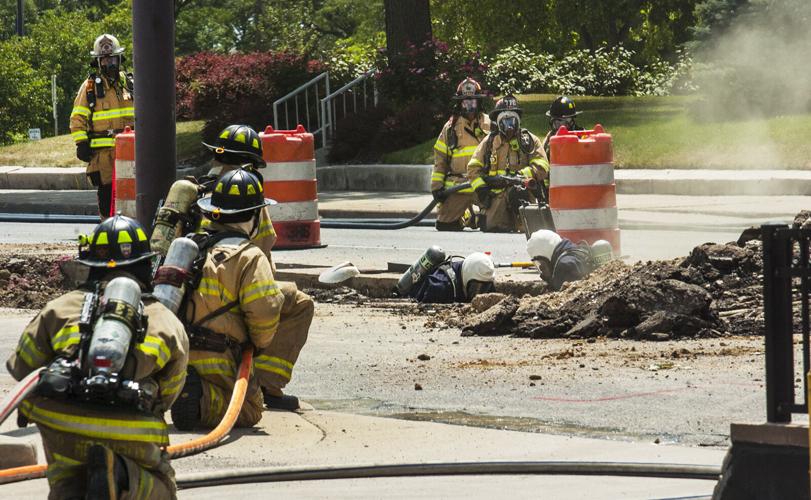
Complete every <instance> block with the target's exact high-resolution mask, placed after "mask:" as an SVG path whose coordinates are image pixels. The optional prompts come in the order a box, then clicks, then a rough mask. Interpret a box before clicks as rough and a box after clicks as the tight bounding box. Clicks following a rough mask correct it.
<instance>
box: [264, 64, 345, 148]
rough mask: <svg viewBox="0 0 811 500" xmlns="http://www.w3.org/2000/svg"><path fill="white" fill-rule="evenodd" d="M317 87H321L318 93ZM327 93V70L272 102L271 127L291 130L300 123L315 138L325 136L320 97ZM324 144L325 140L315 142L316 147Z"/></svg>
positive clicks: (328, 93)
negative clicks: (280, 110)
mask: <svg viewBox="0 0 811 500" xmlns="http://www.w3.org/2000/svg"><path fill="white" fill-rule="evenodd" d="M319 87H323V88H322V89H321V93H319ZM311 94H312V95H313V98H312V99H310V95H311ZM328 95H331V94H330V88H329V72H324V73H321V74H320V75H318V76H316V77H315V78H313V79H312V80H310V81H309V82H307V83H305V84H303V85H300V86H298V87H296V88H295V89H294V90H293V91H291V92H289V93H288V94H287V95H285V96H284V97H281V98H279V99H276V100H275V101H274V102H273V128H274V129H276V130H280V129H281V128H284V129H285V130H293V129H295V128H296V125H298V124H302V125H304V128H305V129H307V131H308V132H310V133H311V134H313V136H314V137H315V138H316V139H317V138H318V137H321V138H322V139H323V138H326V136H325V135H324V134H323V131H324V124H325V122H324V112H323V109H324V106H323V105H322V104H321V102H322V100H323V99H322V97H323V96H328ZM291 104H292V106H291ZM282 105H284V106H283V109H282V111H283V112H282V113H280V112H279V107H280V106H282ZM291 108H292V110H291ZM292 118H295V120H292ZM302 118H303V119H304V120H303V121H302ZM280 127H281V128H280ZM325 144H326V142H323V141H322V142H321V144H320V145H319V144H316V148H319V147H323V146H324V145H325Z"/></svg>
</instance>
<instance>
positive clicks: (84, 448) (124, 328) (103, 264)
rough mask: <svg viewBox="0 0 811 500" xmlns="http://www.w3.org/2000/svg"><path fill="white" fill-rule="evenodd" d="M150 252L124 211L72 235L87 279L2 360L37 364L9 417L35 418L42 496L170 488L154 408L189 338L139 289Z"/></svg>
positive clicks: (160, 407) (165, 399) (163, 428)
mask: <svg viewBox="0 0 811 500" xmlns="http://www.w3.org/2000/svg"><path fill="white" fill-rule="evenodd" d="M153 256H154V253H152V252H151V251H150V250H149V242H148V241H147V237H146V234H145V232H144V230H143V228H142V227H141V226H140V225H139V224H138V222H136V221H135V220H133V219H130V218H128V217H123V216H115V217H111V218H109V219H107V220H105V221H104V222H102V223H101V224H99V225H98V226H97V227H96V228H95V229H94V231H93V233H92V235H91V236H90V237H80V246H79V258H78V259H77V260H78V262H80V263H82V264H85V265H87V266H89V267H90V272H89V278H88V280H87V282H86V283H85V284H84V285H82V287H81V288H80V289H78V290H75V291H72V292H68V293H66V294H65V295H62V296H61V297H59V298H57V299H54V300H52V301H51V302H49V303H48V304H47V305H46V306H45V307H44V308H43V309H42V311H40V312H39V314H37V316H36V317H35V318H34V319H33V320H32V321H31V323H29V324H28V326H26V327H25V330H24V331H23V334H22V337H21V338H20V341H19V343H18V345H17V348H16V349H15V351H14V353H13V354H12V355H11V357H10V358H9V360H8V361H7V362H6V367H7V368H8V371H9V372H10V373H11V375H12V376H13V377H14V378H15V379H18V380H19V379H22V378H23V377H25V376H26V375H27V374H29V373H30V372H32V371H33V370H35V369H37V368H39V367H43V366H46V367H47V369H46V370H45V371H44V372H43V373H42V375H41V377H40V381H39V383H38V386H37V388H36V390H35V392H34V393H33V395H32V396H29V397H28V398H27V399H26V400H25V401H23V403H22V404H21V406H20V408H19V412H20V416H19V419H20V422H21V423H22V424H23V425H24V424H25V423H27V422H28V421H30V422H34V423H36V424H37V427H38V428H39V431H40V434H41V436H42V441H43V445H44V448H45V457H46V459H47V461H48V470H47V473H46V476H47V478H48V483H49V485H50V489H51V491H50V495H49V498H52V499H61V498H66V499H67V498H94V499H95V498H105V499H107V498H119V496H120V497H121V498H139V499H140V498H154V499H165V498H175V490H176V488H175V481H174V471H173V470H172V467H171V465H170V463H169V458H168V455H167V454H166V452H165V451H164V448H165V447H166V446H167V445H168V444H169V435H168V429H167V425H166V422H165V421H164V418H163V414H164V412H165V411H166V410H167V409H168V408H169V407H170V406H171V405H172V403H173V402H174V401H175V398H176V397H177V396H178V394H179V393H180V388H181V387H182V386H183V383H184V380H185V377H186V364H187V361H188V348H189V346H188V340H187V338H186V334H185V332H184V331H183V325H182V324H181V323H180V321H179V320H178V319H177V318H176V317H175V315H174V314H173V313H172V312H171V311H169V310H168V309H166V307H164V306H163V305H162V304H161V303H159V302H158V301H156V300H155V299H154V298H152V297H151V296H150V295H148V294H146V293H145V292H147V291H149V283H150V282H151V275H152V262H151V260H152V257H153Z"/></svg>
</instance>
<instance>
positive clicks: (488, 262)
mask: <svg viewBox="0 0 811 500" xmlns="http://www.w3.org/2000/svg"><path fill="white" fill-rule="evenodd" d="M461 272H462V287H463V288H464V290H465V297H467V299H468V300H470V299H472V298H473V297H474V296H475V295H478V294H480V293H486V292H492V291H493V282H494V281H495V279H496V266H495V264H493V259H491V258H490V256H489V255H487V254H483V253H481V252H474V253H472V254H470V255H468V256H467V257H465V260H464V262H462V269H461Z"/></svg>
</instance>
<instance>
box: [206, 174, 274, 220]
mask: <svg viewBox="0 0 811 500" xmlns="http://www.w3.org/2000/svg"><path fill="white" fill-rule="evenodd" d="M274 204H276V201H274V200H271V199H269V198H265V196H264V189H263V188H262V183H261V182H260V181H259V178H258V177H257V176H256V175H255V174H253V173H252V172H249V171H248V170H245V169H242V168H238V169H236V170H231V171H229V172H226V173H224V174H223V175H221V176H220V178H219V179H217V183H216V184H215V187H214V192H213V193H212V194H211V196H209V197H206V198H201V199H200V200H197V206H198V207H200V210H201V211H202V212H203V213H205V215H206V217H208V218H209V219H211V220H213V221H218V222H244V221H247V220H250V219H251V217H253V214H254V212H255V211H257V210H259V209H261V208H262V207H264V206H266V205H274Z"/></svg>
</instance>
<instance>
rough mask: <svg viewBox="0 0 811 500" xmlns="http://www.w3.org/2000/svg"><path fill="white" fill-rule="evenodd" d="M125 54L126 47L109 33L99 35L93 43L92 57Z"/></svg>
mask: <svg viewBox="0 0 811 500" xmlns="http://www.w3.org/2000/svg"><path fill="white" fill-rule="evenodd" d="M123 53H124V47H122V46H121V44H120V43H118V38H116V37H114V36H113V35H109V34H107V33H105V34H103V35H99V36H98V38H96V41H95V42H93V50H92V51H91V52H90V55H91V56H93V57H105V56H118V55H121V54H123Z"/></svg>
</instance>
